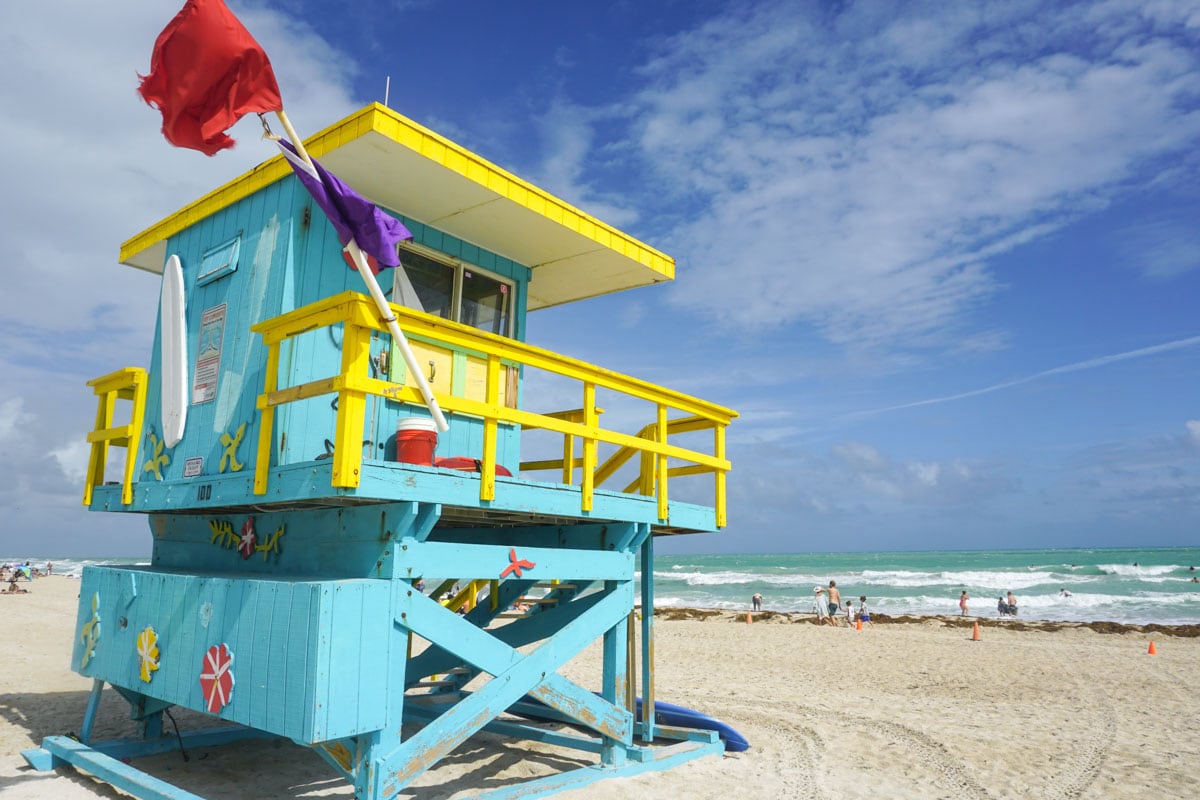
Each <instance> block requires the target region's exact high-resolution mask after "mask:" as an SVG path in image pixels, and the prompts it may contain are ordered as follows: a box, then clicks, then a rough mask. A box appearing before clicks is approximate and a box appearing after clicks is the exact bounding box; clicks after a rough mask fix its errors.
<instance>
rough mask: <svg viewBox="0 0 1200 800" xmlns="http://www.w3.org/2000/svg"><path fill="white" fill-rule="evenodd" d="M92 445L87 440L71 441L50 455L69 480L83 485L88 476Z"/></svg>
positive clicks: (52, 451)
mask: <svg viewBox="0 0 1200 800" xmlns="http://www.w3.org/2000/svg"><path fill="white" fill-rule="evenodd" d="M90 452H91V446H90V445H89V444H88V443H87V442H85V441H82V440H80V441H77V442H69V443H67V444H64V445H63V446H62V447H59V448H57V449H55V450H51V451H50V455H51V456H52V457H53V458H54V460H55V461H57V462H58V468H59V469H61V470H62V474H63V475H64V476H65V477H66V478H67V480H69V481H72V482H74V483H78V484H80V485H81V486H82V485H83V481H84V478H85V477H86V476H87V462H88V455H89V453H90Z"/></svg>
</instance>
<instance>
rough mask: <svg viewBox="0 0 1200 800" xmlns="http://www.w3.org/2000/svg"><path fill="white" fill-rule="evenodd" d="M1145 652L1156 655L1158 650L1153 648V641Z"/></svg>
mask: <svg viewBox="0 0 1200 800" xmlns="http://www.w3.org/2000/svg"><path fill="white" fill-rule="evenodd" d="M1146 654H1147V655H1151V656H1156V655H1158V651H1157V650H1155V649H1154V642H1151V643H1150V649H1149V650H1147V651H1146Z"/></svg>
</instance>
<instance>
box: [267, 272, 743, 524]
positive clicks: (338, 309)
mask: <svg viewBox="0 0 1200 800" xmlns="http://www.w3.org/2000/svg"><path fill="white" fill-rule="evenodd" d="M391 309H392V312H393V313H394V314H395V315H396V316H397V317H398V318H399V320H400V326H401V328H403V329H404V331H405V333H406V334H409V335H411V336H413V337H414V338H421V339H423V340H429V341H433V342H437V343H438V344H440V345H442V346H444V347H448V348H452V349H459V350H467V351H471V352H475V353H480V354H482V355H483V356H484V357H486V359H487V378H486V383H485V391H484V399H483V400H478V399H474V398H470V397H458V396H452V395H448V394H438V395H437V401H438V404H439V405H440V406H441V407H442V409H443V410H444V411H447V412H454V413H460V414H465V415H470V416H474V417H477V418H480V419H482V420H483V454H482V458H481V480H480V490H479V497H480V500H482V501H490V500H494V499H495V497H496V437H497V431H498V426H499V424H501V423H506V424H513V425H520V426H522V428H523V429H524V430H531V429H541V430H547V431H552V432H556V433H559V434H562V436H563V439H564V444H563V459H562V460H561V461H560V460H553V461H538V462H527V463H524V464H522V465H521V469H522V470H524V471H530V470H538V469H562V471H563V475H564V479H565V480H566V481H567V482H569V480H570V477H571V475H572V473H573V471H574V469H575V468H576V467H580V468H581V473H582V477H581V481H580V483H581V486H580V490H581V510H583V511H591V510H592V502H593V496H594V490H595V488H596V486H597V485H599V484H600V483H602V482H603V481H604V480H605V479H607V478H609V477H611V476H612V475H613V474H614V473H615V472H616V470H617V469H618V468H619V467H620V466H621V465H622V464H624V463H626V462H627V461H628V460H629V459H630V458H632V457H633V456H635V455H638V456H640V457H641V459H642V462H641V463H642V469H641V473H640V475H639V478H638V480H637V481H635V482H634V484H631V486H630V487H628V490H630V491H632V490H634V489H636V490H638V491H639V492H640V493H641V494H643V495H646V496H652V497H654V498H655V499H656V500H657V503H658V518H659V519H660V520H666V519H667V518H668V513H667V509H668V505H667V501H668V491H667V484H668V480H669V478H671V477H674V476H680V475H695V474H706V473H707V474H711V475H713V482H714V489H713V498H714V502H713V507H714V509H715V511H716V524H717V526H718V527H724V525H725V521H726V514H725V475H726V473H727V472H728V471H729V468H730V464H729V461H728V460H727V459H726V457H725V428H726V426H728V425H729V423H730V421H731V420H732V419H733V418H734V417H736V416H737V413H736V412H735V411H733V410H731V409H728V408H724V407H722V406H718V405H715V404H713V403H708V402H705V401H703V400H699V399H697V398H694V397H690V396H688V395H685V394H682V393H680V392H675V391H672V390H670V389H666V388H663V387H661V386H656V385H654V384H651V383H648V382H646V381H642V380H638V379H637V378H632V377H629V376H627V375H622V374H620V373H617V372H612V371H610V370H606V369H602V368H600V367H597V366H594V365H592V364H588V363H586V362H583V361H577V360H575V359H571V358H567V357H566V356H562V355H559V354H557V353H553V352H550V351H548V350H543V349H541V348H538V347H534V346H532V345H527V344H524V343H522V342H518V341H515V340H513V339H508V338H505V337H502V336H496V335H493V334H490V333H486V332H483V331H480V330H477V329H475V328H472V327H470V326H467V325H460V324H458V323H455V322H450V321H448V320H443V319H440V318H438V317H433V316H430V315H428V314H423V313H420V312H417V311H413V310H411V309H407V308H403V307H400V306H395V305H393V306H391ZM339 324H340V325H341V326H342V349H341V364H340V370H339V372H338V374H336V375H330V376H328V377H324V378H320V379H317V380H311V381H308V382H306V383H303V384H299V385H297V386H289V387H283V388H281V387H279V385H278V378H279V362H280V345H281V344H282V343H283V342H285V341H287V340H288V339H290V338H292V337H295V336H299V335H300V334H303V333H307V332H309V331H313V330H316V329H319V328H323V327H329V326H333V325H339ZM251 330H253V331H254V332H256V333H259V334H261V335H262V337H263V343H264V344H265V345H266V347H267V363H266V373H265V374H266V377H265V380H264V386H263V393H262V394H261V395H259V398H258V408H259V410H260V412H261V421H260V426H259V439H258V450H257V455H256V461H255V474H254V491H255V493H256V494H265V493H266V491H267V481H268V475H269V471H270V470H269V467H270V459H271V442H272V431H273V425H274V412H275V409H276V408H277V407H278V406H281V405H284V404H286V403H291V402H295V401H297V400H303V399H306V398H309V397H316V396H319V395H324V394H331V393H336V394H337V396H338V398H337V399H338V401H337V418H336V424H335V440H334V448H333V456H332V470H333V475H332V484H333V485H334V486H337V487H343V488H353V487H356V486H358V482H359V472H360V469H361V467H362V447H361V444H362V439H363V425H364V421H365V420H364V414H365V409H366V398H367V397H368V396H369V395H376V396H380V397H384V398H388V399H392V400H398V401H401V402H406V403H412V404H415V405H418V406H419V405H422V404H423V401H422V398H421V395H420V393H419V392H418V391H417V389H416V388H414V387H411V386H406V385H401V384H395V383H391V382H389V381H384V380H379V379H377V378H372V377H370V369H369V366H370V341H371V336H372V334H373V333H375V332H386V329H385V328H384V326H383V325H381V324H380V322H379V318H378V313H377V311H376V310H375V307H374V305H373V304H372V302H371V300H370V299H369V298H368V297H366V296H365V295H361V294H358V293H356V292H343V293H341V294H338V295H335V296H333V297H330V298H327V299H325V300H321V301H319V302H316V303H313V304H311V305H308V306H304V307H303V308H298V309H296V310H295V311H291V312H289V313H287V314H283V315H282V316H278V317H275V318H273V319H269V320H266V321H264V322H260V323H258V324H257V325H254V326H253V327H252V328H251ZM507 365H522V366H524V367H525V368H526V370H530V369H536V370H543V371H545V372H547V373H551V374H553V375H557V376H560V377H565V378H568V379H571V380H574V381H577V382H578V383H579V385H580V391H581V397H582V403H581V405H580V407H579V408H578V409H575V410H573V411H570V412H558V413H549V414H539V413H535V412H531V411H524V410H521V409H517V408H508V407H506V405H505V404H503V403H502V402H501V398H500V381H501V376H502V375H503V374H504V370H503V367H504V366H507ZM597 389H603V390H605V391H611V392H615V393H617V394H619V395H623V396H626V397H629V398H635V399H637V400H641V401H646V402H649V403H650V404H652V405H653V406H654V408H655V417H654V421H653V422H650V423H649V424H647V425H646V426H645V427H643V428H642V429H641V430H640V431H639V432H638V433H636V434H628V433H621V432H619V431H613V430H607V429H605V428H602V427H601V426H600V420H599V418H600V414H601V413H602V409H600V408H598V407H597V406H596V391H597ZM672 412H677V413H682V414H684V415H686V416H684V417H682V418H678V419H673V420H672V419H669V418H668V416H669V414H671V413H672ZM705 429H708V430H711V431H712V433H713V440H712V443H713V447H712V452H711V453H702V452H699V451H696V450H691V449H687V448H684V447H680V446H678V445H674V444H671V443H670V442H669V441H668V437H669V435H671V434H673V433H685V432H694V431H700V430H705ZM575 438H578V439H579V440H580V441H581V442H582V445H581V450H582V457H581V458H576V457H575V455H574V439H575ZM601 443H606V444H610V445H615V446H616V447H617V448H618V449H617V451H616V452H615V453H614V454H613V455H612V456H611V457H610V458H608V459H607V460H606V461H605V462H604V464H598V455H597V454H598V447H599V445H600V444H601ZM668 459H675V460H676V461H679V462H683V466H679V467H675V468H669V467H668Z"/></svg>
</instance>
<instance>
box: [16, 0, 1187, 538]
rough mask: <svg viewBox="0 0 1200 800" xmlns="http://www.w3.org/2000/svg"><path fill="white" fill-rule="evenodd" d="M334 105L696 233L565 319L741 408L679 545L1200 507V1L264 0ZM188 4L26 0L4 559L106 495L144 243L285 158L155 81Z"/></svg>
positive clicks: (585, 340)
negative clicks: (167, 32) (100, 478)
mask: <svg viewBox="0 0 1200 800" xmlns="http://www.w3.org/2000/svg"><path fill="white" fill-rule="evenodd" d="M229 5H230V7H231V9H233V10H234V12H235V13H236V14H237V15H238V16H239V18H240V19H241V20H242V21H243V23H244V24H245V25H246V27H247V28H248V29H249V30H250V31H251V32H252V33H253V34H254V36H255V37H256V38H257V39H258V40H259V42H260V43H261V44H262V45H263V47H264V48H265V49H266V51H267V53H268V54H269V56H270V58H271V61H272V64H273V66H274V69H275V73H276V75H277V76H278V78H279V82H280V87H281V90H282V93H283V99H284V104H285V107H286V109H287V111H288V114H289V116H290V117H291V119H292V121H293V122H294V123H295V124H296V126H297V128H298V129H299V130H300V131H301V132H302V133H305V132H308V133H311V132H315V131H317V130H319V129H320V128H323V127H325V126H326V125H328V124H330V123H332V122H335V121H337V120H338V119H341V118H342V117H344V116H346V115H347V114H349V113H351V112H353V111H355V110H357V109H358V108H361V107H362V106H364V105H366V104H368V103H370V102H373V101H378V102H383V101H384V100H385V93H386V100H387V103H388V105H390V106H391V107H392V108H394V109H396V110H397V111H399V112H400V113H402V114H404V115H405V116H408V117H409V118H411V119H413V120H415V121H417V122H419V123H421V124H422V125H425V126H427V127H430V128H432V129H433V130H435V131H437V132H439V133H441V134H442V135H444V136H447V137H448V138H450V139H452V140H454V141H456V142H458V143H460V144H462V145H463V146H465V147H467V148H468V149H470V150H472V151H474V152H476V153H478V154H480V155H482V156H483V157H485V158H487V159H488V160H490V161H492V162H493V163H496V164H498V165H500V166H502V167H504V168H505V169H508V170H510V171H512V172H514V173H516V174H517V175H520V176H521V177H523V178H525V179H527V180H529V181H531V182H533V183H535V184H537V185H539V186H542V187H543V188H545V189H547V190H548V191H551V192H552V193H554V194H557V195H559V196H560V197H562V198H564V199H566V200H567V201H569V202H571V203H573V204H575V205H576V206H578V207H580V208H581V209H583V210H584V211H586V212H588V213H590V214H592V215H594V216H596V217H599V218H600V219H602V220H604V221H606V222H608V223H610V224H612V225H614V226H616V227H618V228H620V229H622V230H624V231H626V232H628V233H630V234H631V235H633V236H635V237H637V238H639V239H641V240H642V241H645V242H646V243H648V244H650V245H652V246H654V247H656V248H658V249H660V250H662V251H664V252H666V253H668V254H670V255H671V256H673V257H674V258H675V259H676V264H677V266H676V280H675V281H674V282H673V283H671V284H667V285H662V286H656V287H652V288H645V289H640V290H634V291H631V292H625V293H620V294H615V295H611V296H608V297H604V298H598V299H595V300H589V301H586V302H582V303H575V304H572V305H568V306H564V307H560V308H554V309H547V310H543V311H538V312H535V313H534V314H532V315H531V316H530V318H529V324H528V331H529V341H530V342H532V343H533V344H537V345H540V346H544V347H548V348H550V349H553V350H556V351H559V352H562V353H565V354H567V355H570V356H572V357H575V358H581V359H584V360H587V361H591V362H593V363H596V364H599V365H601V366H604V367H607V368H610V369H615V370H617V371H620V372H623V373H626V374H630V375H634V376H636V377H639V378H644V379H646V380H650V381H652V382H654V383H658V384H660V385H663V386H667V387H670V388H673V389H677V390H680V391H684V392H687V393H689V394H692V395H695V396H697V397H700V398H703V399H705V400H710V401H712V402H716V403H719V404H722V405H725V406H728V407H731V408H734V409H736V410H737V411H738V412H739V414H740V416H739V418H738V419H737V420H736V421H735V422H734V424H733V425H732V426H731V427H730V429H729V432H728V436H729V457H730V459H731V461H732V463H733V471H732V472H731V473H730V476H729V526H728V528H727V529H726V530H724V531H722V532H721V533H719V534H712V535H701V536H689V537H675V538H673V539H672V540H670V541H664V542H663V543H662V544H661V545H660V550H661V551H666V552H810V551H864V550H865V551H876V550H914V549H991V548H1010V547H1011V548H1026V547H1109V546H1149V545H1187V544H1196V543H1197V541H1200V536H1198V534H1200V316H1198V315H1197V313H1196V307H1197V299H1198V298H1200V146H1198V145H1200V2H1196V1H1195V0H1192V1H1190V2H1189V1H1188V0H1141V1H1140V2H1134V1H1132V0H1129V1H1126V0H1119V1H1114V2H1092V3H1050V2H1015V1H1014V2H1005V3H919V2H903V3H889V2H882V0H880V1H872V2H863V3H855V2H836V3H835V2H812V3H797V2H775V1H774V0H764V1H763V2H738V1H737V0H733V1H731V0H722V1H721V2H714V1H712V0H658V1H657V2H655V1H652V0H639V1H638V2H593V3H563V2H542V1H541V0H529V1H528V2H521V3H496V2H482V1H479V0H465V1H464V2H436V1H435V0H407V1H405V0H391V2H385V0H358V1H357V2H356V3H354V4H342V3H333V2H329V0H291V1H290V2H282V1H280V0H276V1H274V2H271V1H267V0H230V2H229ZM178 7H179V3H177V2H175V0H171V1H170V2H166V1H164V2H151V1H150V0H123V2H121V3H114V4H97V3H92V2H88V3H85V2H81V1H80V0H62V1H61V2H56V3H41V4H26V3H8V4H3V5H0V76H3V77H0V109H3V110H2V112H0V141H3V143H4V150H5V154H4V173H5V184H6V186H7V188H8V191H6V192H5V193H4V194H3V196H2V197H0V212H2V213H0V270H2V273H3V277H4V289H3V291H2V293H0V342H2V344H3V347H2V348H0V368H2V369H3V373H2V374H3V380H2V381H0V451H2V452H3V453H4V454H5V456H6V457H5V458H4V459H2V460H0V514H2V515H3V518H4V519H3V523H2V524H0V556H4V557H21V556H26V555H29V556H55V557H60V558H61V557H71V556H74V557H100V556H142V555H148V554H149V552H150V546H151V538H150V535H149V532H148V528H147V525H146V521H145V519H144V518H143V517H141V516H138V515H122V514H100V513H89V512H87V511H86V510H85V509H83V507H82V506H81V505H80V497H81V494H82V486H83V475H84V469H85V465H86V454H87V449H86V445H85V441H84V436H85V435H86V433H87V431H89V430H90V429H91V427H92V423H93V416H94V414H95V400H94V396H93V395H92V393H91V390H90V389H89V388H88V387H87V386H86V381H87V380H89V379H91V378H94V377H97V376H99V375H103V374H106V373H108V372H110V371H112V370H115V369H118V368H121V367H124V366H148V365H149V360H150V349H151V344H152V341H153V334H154V321H155V317H156V313H157V310H156V309H157V297H158V289H159V286H158V279H157V277H156V276H153V275H150V274H148V273H143V272H140V271H138V270H134V269H131V268H128V267H122V266H120V265H119V264H118V263H117V253H118V248H119V245H120V243H121V242H122V241H124V240H125V239H127V238H128V237H130V236H131V235H133V234H135V233H137V232H139V231H141V230H143V229H144V228H146V227H147V226H149V225H151V224H152V223H154V222H156V221H157V220H159V219H161V218H163V217H165V216H167V215H168V214H170V213H171V212H173V211H174V210H176V209H178V208H179V207H181V206H183V205H185V204H186V203H188V202H190V201H192V200H194V199H195V198H197V197H198V196H200V195H201V194H203V193H204V192H206V191H208V190H210V189H212V188H214V187H216V186H218V185H220V184H222V183H224V182H225V181H227V180H229V179H231V178H233V177H235V176H236V175H239V174H241V173H242V172H244V171H245V170H247V169H249V168H251V167H253V166H254V165H256V164H257V163H260V162H261V161H263V160H265V159H267V158H269V157H270V156H271V155H273V153H272V151H271V149H270V147H269V146H268V145H267V144H265V143H264V142H262V141H261V139H260V138H259V137H258V135H257V131H256V129H255V128H256V126H257V121H256V120H255V119H254V118H253V117H251V118H249V119H246V120H243V121H242V122H241V123H239V125H238V126H236V127H235V128H234V129H233V131H232V133H233V136H234V138H236V139H238V141H239V144H238V147H236V148H235V149H234V150H232V151H225V152H223V153H221V154H218V155H217V156H215V157H212V158H207V157H205V156H203V155H201V154H199V153H196V152H194V151H188V150H177V149H174V148H172V147H170V146H169V145H168V144H167V143H166V142H165V140H163V138H162V137H161V135H160V133H159V128H160V124H161V119H160V117H159V115H158V114H157V112H156V111H155V110H154V109H151V108H149V107H148V106H146V105H145V104H143V103H142V102H141V101H140V99H139V98H138V97H137V95H136V94H135V88H136V85H137V75H138V73H139V72H140V73H145V72H146V71H148V68H149V59H150V51H151V48H152V45H153V42H154V39H155V37H156V36H157V34H158V33H159V31H160V30H161V29H162V28H163V26H164V25H165V24H166V23H167V22H168V21H169V20H170V19H171V17H172V16H174V14H175V13H176V11H177V10H178Z"/></svg>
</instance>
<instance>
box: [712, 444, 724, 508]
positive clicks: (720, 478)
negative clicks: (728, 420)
mask: <svg viewBox="0 0 1200 800" xmlns="http://www.w3.org/2000/svg"><path fill="white" fill-rule="evenodd" d="M713 455H714V456H716V457H717V458H720V459H724V458H725V426H724V425H714V426H713ZM713 476H714V478H715V481H716V486H715V487H714V488H713V506H714V508H715V509H716V512H717V527H718V528H724V527H725V522H726V518H725V470H723V469H718V470H713Z"/></svg>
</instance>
